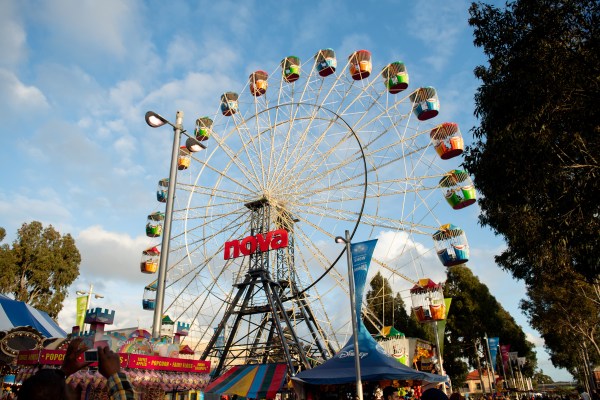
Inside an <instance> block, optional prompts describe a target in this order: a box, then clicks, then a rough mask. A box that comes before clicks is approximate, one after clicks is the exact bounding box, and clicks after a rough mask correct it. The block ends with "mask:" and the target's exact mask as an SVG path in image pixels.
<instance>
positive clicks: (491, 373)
mask: <svg viewBox="0 0 600 400" xmlns="http://www.w3.org/2000/svg"><path fill="white" fill-rule="evenodd" d="M484 335H485V336H484V337H483V338H484V339H485V345H486V346H487V352H486V354H487V356H488V360H489V362H488V381H489V383H490V393H494V384H493V381H494V372H495V370H494V361H493V360H492V353H491V350H490V347H491V346H490V340H491V341H492V342H493V343H495V344H496V347H494V355H495V354H496V350H495V349H497V344H498V342H499V341H500V339H499V338H497V337H494V338H488V337H487V333H484ZM490 365H491V366H492V368H491V369H490Z"/></svg>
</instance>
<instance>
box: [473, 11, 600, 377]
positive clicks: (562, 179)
mask: <svg viewBox="0 0 600 400" xmlns="http://www.w3.org/2000/svg"><path fill="white" fill-rule="evenodd" d="M470 14H471V18H470V20H469V23H470V24H471V25H472V26H473V27H474V34H475V44H476V45H477V46H480V47H482V48H483V50H484V52H485V54H486V55H487V57H488V62H487V65H485V66H480V67H478V68H477V69H476V70H475V75H476V76H477V77H478V78H479V79H480V80H481V83H482V84H481V86H480V88H479V89H478V91H477V94H476V98H475V104H476V109H475V114H476V116H477V117H478V118H479V126H477V127H476V128H475V129H474V131H473V133H474V136H475V139H476V141H475V142H474V144H473V145H472V146H470V147H469V148H468V149H467V151H466V154H465V162H464V163H465V167H466V168H467V169H468V170H469V172H471V173H472V174H473V177H474V181H475V185H476V187H477V189H478V190H479V192H480V194H481V195H482V198H481V200H480V206H481V210H482V214H481V216H480V222H481V223H482V224H483V225H487V226H489V227H491V228H492V229H493V230H494V231H495V232H496V233H497V234H499V235H501V236H503V237H504V239H505V241H506V244H507V248H506V250H505V251H504V252H503V253H502V254H500V255H499V256H497V257H496V261H497V263H498V264H499V265H500V266H501V267H502V268H504V269H505V270H507V271H509V272H511V273H512V275H513V276H514V277H515V278H517V279H523V280H524V282H525V284H526V286H527V296H528V299H527V300H526V301H524V302H523V303H522V308H523V309H524V310H525V312H526V314H527V315H528V317H529V321H530V323H531V325H532V326H533V327H534V328H536V329H538V330H539V331H540V333H541V334H542V336H543V338H544V340H545V346H546V348H547V349H548V350H549V351H550V354H551V359H552V361H553V363H555V365H559V366H564V367H566V368H567V369H568V370H569V371H571V372H572V373H574V375H575V376H580V377H582V379H586V377H585V376H583V375H582V373H581V371H585V370H586V368H581V366H582V365H584V366H585V365H586V363H587V362H588V361H589V360H587V357H588V354H591V355H592V356H595V355H596V354H597V348H598V346H597V343H598V332H597V326H598V315H597V312H594V311H593V310H594V307H595V309H596V310H597V307H598V301H597V298H598V295H597V294H598V293H600V280H599V277H600V257H598V255H597V251H598V249H600V201H599V200H598V199H599V198H600V181H599V178H600V117H599V113H598V107H597V106H595V105H597V104H598V103H599V102H600V3H599V2H598V1H597V0H556V1H548V0H527V1H525V0H521V1H513V2H509V3H507V4H506V7H505V8H503V9H499V8H496V7H494V6H491V5H487V4H483V3H474V4H472V6H471V8H470ZM594 293H595V294H596V295H595V296H594ZM583 294H585V296H587V297H585V298H583V297H582V296H583ZM594 304H595V306H594ZM594 328H595V329H594ZM582 347H583V348H582Z"/></svg>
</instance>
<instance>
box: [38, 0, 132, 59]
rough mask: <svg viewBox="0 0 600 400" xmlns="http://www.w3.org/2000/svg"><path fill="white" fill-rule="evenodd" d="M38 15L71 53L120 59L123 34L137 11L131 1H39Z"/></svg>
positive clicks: (125, 51)
mask: <svg viewBox="0 0 600 400" xmlns="http://www.w3.org/2000/svg"><path fill="white" fill-rule="evenodd" d="M41 6H42V7H40V9H39V10H38V11H39V13H38V18H40V19H41V20H42V21H43V22H42V23H43V24H44V25H46V24H47V25H52V26H53V32H52V35H53V36H55V39H56V40H58V41H64V42H68V43H69V45H68V46H65V47H67V48H69V50H70V51H71V52H81V51H83V52H86V51H88V52H89V51H92V50H93V51H94V52H96V53H101V54H104V55H110V56H112V57H117V58H121V57H124V56H125V55H126V54H127V46H126V43H125V42H126V35H127V33H128V32H129V31H130V30H131V28H132V27H131V25H132V21H131V19H132V18H134V16H135V15H137V14H138V13H139V10H138V9H137V6H136V2H135V1H119V0H107V1H104V2H102V3H98V2H94V1H77V0H55V1H52V2H49V3H41Z"/></svg>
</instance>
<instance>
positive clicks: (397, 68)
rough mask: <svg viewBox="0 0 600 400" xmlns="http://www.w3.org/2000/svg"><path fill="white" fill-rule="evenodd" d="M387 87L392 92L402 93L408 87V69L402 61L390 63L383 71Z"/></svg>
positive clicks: (382, 74)
mask: <svg viewBox="0 0 600 400" xmlns="http://www.w3.org/2000/svg"><path fill="white" fill-rule="evenodd" d="M381 76H382V77H383V80H384V82H385V87H386V88H387V89H388V92H390V93H391V94H396V93H400V92H401V91H403V90H405V89H406V88H407V87H408V71H406V66H405V65H404V63H403V62H401V61H396V62H393V63H391V64H388V65H387V66H385V67H384V68H383V71H382V73H381Z"/></svg>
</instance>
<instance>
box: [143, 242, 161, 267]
mask: <svg viewBox="0 0 600 400" xmlns="http://www.w3.org/2000/svg"><path fill="white" fill-rule="evenodd" d="M159 255H160V251H159V250H158V248H156V247H150V248H149V249H146V250H144V251H142V261H141V262H140V270H141V271H142V273H144V274H153V273H155V272H156V271H157V270H158V261H159V259H158V256H159Z"/></svg>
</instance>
